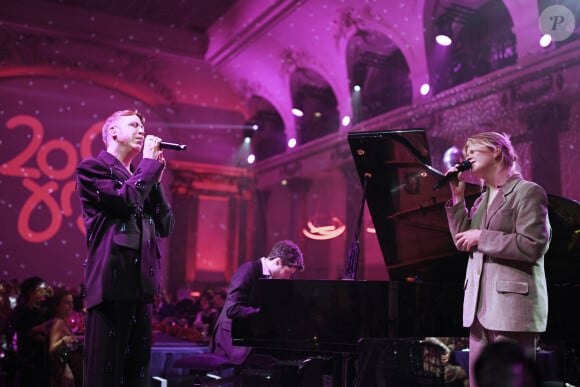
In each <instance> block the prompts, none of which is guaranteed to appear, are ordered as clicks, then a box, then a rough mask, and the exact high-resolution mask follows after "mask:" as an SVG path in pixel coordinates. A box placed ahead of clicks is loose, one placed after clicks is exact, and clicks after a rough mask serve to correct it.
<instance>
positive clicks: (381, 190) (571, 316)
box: [233, 129, 580, 386]
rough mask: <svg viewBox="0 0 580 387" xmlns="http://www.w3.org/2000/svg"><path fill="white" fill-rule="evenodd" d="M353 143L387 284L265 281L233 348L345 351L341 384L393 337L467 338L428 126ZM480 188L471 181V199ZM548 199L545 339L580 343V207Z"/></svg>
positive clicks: (444, 190) (461, 267)
mask: <svg viewBox="0 0 580 387" xmlns="http://www.w3.org/2000/svg"><path fill="white" fill-rule="evenodd" d="M348 142H349V145H350V149H351V152H352V156H353V160H354V163H355V166H356V169H357V172H358V176H359V178H360V182H361V185H362V186H363V192H364V198H363V200H364V201H366V204H367V206H368V208H369V211H370V214H371V217H372V221H373V224H374V227H375V229H376V235H377V237H378V240H379V244H380V247H381V251H382V254H383V258H384V261H385V264H386V267H387V270H388V272H389V277H390V281H364V280H352V279H347V280H291V281H285V280H263V281H261V282H260V283H259V285H258V286H257V287H256V289H255V290H254V294H253V295H252V296H251V303H252V304H253V305H254V306H256V307H260V308H261V311H260V313H259V314H258V315H257V316H255V317H254V318H252V319H248V320H237V321H234V326H233V341H234V344H235V345H245V346H253V347H256V348H267V349H270V350H277V351H294V352H300V353H317V352H318V353H334V354H342V356H343V357H342V359H343V362H342V367H343V368H344V369H343V371H342V376H341V377H342V378H343V379H348V380H342V385H344V386H346V385H350V384H351V381H352V380H354V377H353V376H352V375H351V376H347V372H348V369H347V368H348V365H347V364H348V363H347V359H348V358H349V354H355V355H352V356H361V352H364V351H369V348H370V349H372V348H373V347H374V346H377V345H378V346H381V345H383V346H386V345H388V343H392V342H393V340H394V339H396V340H401V339H413V338H418V339H420V338H424V337H426V336H448V337H449V336H451V337H464V336H467V330H466V329H465V328H463V327H462V324H461V320H462V319H461V314H462V300H463V279H464V275H465V267H466V262H467V259H466V255H465V253H462V252H459V251H457V250H456V248H455V246H454V245H453V242H452V239H451V235H450V233H449V229H448V226H447V220H446V216H445V211H444V203H445V202H446V201H447V200H448V199H449V198H450V192H449V187H448V186H447V184H445V185H443V186H442V187H441V188H440V189H434V188H433V187H434V185H435V184H436V183H437V182H438V181H440V180H441V179H442V178H443V174H442V173H441V172H439V171H437V170H436V169H434V168H432V167H431V159H430V153H429V148H428V143H427V137H426V134H425V131H424V130H421V129H410V130H397V131H375V132H353V133H350V134H349V135H348ZM479 192H480V187H479V186H478V185H475V184H468V187H467V190H466V200H467V202H468V204H471V203H473V201H474V200H475V198H476V197H477V196H478V195H479ZM548 201H549V209H548V210H549V217H550V222H551V225H552V229H553V239H552V242H551V246H550V250H549V251H548V253H547V255H546V259H545V268H546V273H547V280H548V283H549V303H550V312H549V322H548V330H547V332H546V334H545V335H543V338H546V339H559V340H568V341H574V342H578V341H579V340H578V339H580V334H579V329H578V327H580V318H579V311H578V309H579V308H578V307H577V305H575V304H576V301H573V300H578V299H579V298H578V296H580V275H579V274H580V243H579V241H578V239H579V236H580V205H579V203H577V202H574V201H572V200H568V199H565V198H562V197H558V196H553V195H549V198H548ZM351 253H352V252H351ZM354 258H355V259H356V258H357V257H356V254H355V256H354ZM347 259H353V256H352V254H350V255H349V257H348V258H347ZM348 264H349V263H348V262H347V265H346V266H348ZM351 264H352V262H351ZM354 266H355V268H356V261H355V262H354ZM355 278H356V276H355ZM369 343H370V344H369ZM391 348H392V347H391ZM363 355H364V353H363ZM363 358H364V357H363ZM359 376H360V375H359ZM357 380H361V378H360V377H358V378H357Z"/></svg>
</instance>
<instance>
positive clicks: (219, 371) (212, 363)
mask: <svg viewBox="0 0 580 387" xmlns="http://www.w3.org/2000/svg"><path fill="white" fill-rule="evenodd" d="M173 367H174V368H182V369H187V370H189V372H190V374H191V375H194V376H195V378H194V384H193V385H194V386H221V385H223V384H224V383H232V382H233V383H235V382H236V380H237V379H238V376H239V370H238V367H237V366H236V365H235V364H233V363H231V362H230V361H229V360H228V359H226V358H225V357H222V356H219V355H216V354H214V353H196V354H193V355H189V356H186V357H182V358H181V359H177V360H176V361H175V363H174V364H173ZM234 385H235V384H234Z"/></svg>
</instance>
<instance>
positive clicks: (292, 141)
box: [288, 137, 296, 148]
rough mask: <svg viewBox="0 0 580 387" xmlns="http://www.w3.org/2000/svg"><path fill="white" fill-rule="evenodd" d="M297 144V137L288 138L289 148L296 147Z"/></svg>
mask: <svg viewBox="0 0 580 387" xmlns="http://www.w3.org/2000/svg"><path fill="white" fill-rule="evenodd" d="M295 146H296V139H295V138H294V137H292V138H291V139H289V140H288V148H294V147H295Z"/></svg>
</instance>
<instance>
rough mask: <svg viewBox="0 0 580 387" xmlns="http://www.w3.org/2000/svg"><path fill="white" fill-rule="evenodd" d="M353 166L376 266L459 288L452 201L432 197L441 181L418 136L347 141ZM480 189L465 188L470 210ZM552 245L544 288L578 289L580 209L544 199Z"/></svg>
mask: <svg viewBox="0 0 580 387" xmlns="http://www.w3.org/2000/svg"><path fill="white" fill-rule="evenodd" d="M348 142H349V145H350V148H351V152H352V156H353V159H354V162H355V166H356V169H357V172H358V175H359V178H360V180H361V184H364V176H365V174H369V175H370V176H371V177H370V179H369V180H368V183H367V197H366V203H367V206H368V208H369V211H370V214H371V218H372V220H373V223H374V226H375V229H376V233H377V237H378V238H379V244H380V246H381V251H382V253H383V258H384V260H385V264H386V265H387V269H388V271H389V275H390V278H391V279H392V280H397V279H405V278H408V277H418V278H419V279H423V280H457V281H462V280H463V277H464V274H465V264H466V262H467V261H466V260H465V259H457V258H461V257H463V258H465V257H466V254H465V253H462V252H459V251H457V249H456V248H455V245H454V244H453V241H452V239H451V234H450V233H449V228H448V225H447V216H446V214H445V202H446V201H447V200H448V199H449V198H450V197H451V192H450V189H449V186H448V184H444V185H443V186H442V187H441V189H439V190H437V191H434V190H433V188H432V187H433V185H434V184H435V183H436V182H437V181H439V179H441V178H442V177H443V176H444V175H443V173H441V172H440V171H438V170H436V169H434V168H432V167H431V158H430V154H429V147H428V144H427V137H426V134H425V131H424V130H423V129H408V130H394V131H377V132H352V133H349V134H348ZM479 192H480V187H479V185H475V184H468V185H467V188H466V202H467V204H468V205H471V204H472V203H473V201H474V200H475V199H476V198H477V197H478V196H479ZM548 216H549V218H550V224H551V226H552V240H551V242H550V248H549V250H548V252H547V253H546V256H545V268H546V279H547V280H548V283H551V284H578V283H579V280H578V278H580V204H579V203H578V202H576V201H574V200H570V199H566V198H562V197H559V196H556V195H548Z"/></svg>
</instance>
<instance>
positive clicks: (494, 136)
mask: <svg viewBox="0 0 580 387" xmlns="http://www.w3.org/2000/svg"><path fill="white" fill-rule="evenodd" d="M473 145H481V146H484V147H486V148H488V149H489V150H492V151H494V150H496V149H499V151H500V154H501V163H502V164H503V166H504V167H505V168H506V169H510V170H511V169H513V168H514V167H515V165H516V161H517V159H518V156H517V155H516V152H515V151H514V147H513V145H512V143H511V141H510V136H509V135H508V134H506V133H498V132H482V133H478V134H476V135H474V136H471V137H469V138H468V139H467V141H466V142H465V146H464V147H463V154H464V156H466V157H467V151H468V149H469V148H470V147H472V146H473Z"/></svg>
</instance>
